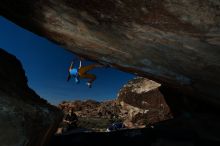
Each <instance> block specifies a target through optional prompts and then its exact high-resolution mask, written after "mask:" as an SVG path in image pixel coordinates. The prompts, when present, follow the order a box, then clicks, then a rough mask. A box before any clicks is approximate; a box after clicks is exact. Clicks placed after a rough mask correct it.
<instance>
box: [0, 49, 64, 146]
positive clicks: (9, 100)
mask: <svg viewBox="0 0 220 146" xmlns="http://www.w3.org/2000/svg"><path fill="white" fill-rule="evenodd" d="M0 68H1V69H0V131H1V133H0V145H1V146H43V145H45V144H46V143H47V142H48V140H49V139H50V137H51V136H52V134H53V133H54V132H55V130H56V127H57V126H58V124H59V122H60V121H61V119H62V113H61V112H60V111H59V110H58V109H57V108H56V107H54V106H52V105H50V104H49V103H47V101H46V100H44V99H41V98H40V97H39V96H38V95H37V94H36V93H35V92H34V91H33V90H32V89H30V88H29V87H28V85H27V78H26V77H25V72H24V70H23V69H22V65H21V63H20V62H19V61H18V60H17V59H16V58H15V57H14V56H12V55H10V54H8V53H7V52H5V51H4V50H2V49H0Z"/></svg>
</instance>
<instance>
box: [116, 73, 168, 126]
mask: <svg viewBox="0 0 220 146" xmlns="http://www.w3.org/2000/svg"><path fill="white" fill-rule="evenodd" d="M160 86H161V85H160V84H158V83H156V82H154V81H152V80H149V79H146V78H141V77H137V78H135V79H133V80H130V81H129V82H128V83H127V84H125V85H124V86H123V88H121V90H120V91H119V93H118V97H117V100H118V102H119V103H120V105H121V113H122V115H123V116H124V118H125V119H126V120H125V122H124V123H125V124H126V125H127V126H128V127H140V126H141V125H142V126H146V125H150V124H155V123H158V122H161V121H164V120H168V119H172V113H171V111H170V108H169V106H168V105H167V103H166V101H165V99H164V96H163V95H162V93H161V92H160V90H159V87H160ZM125 113H127V114H125Z"/></svg>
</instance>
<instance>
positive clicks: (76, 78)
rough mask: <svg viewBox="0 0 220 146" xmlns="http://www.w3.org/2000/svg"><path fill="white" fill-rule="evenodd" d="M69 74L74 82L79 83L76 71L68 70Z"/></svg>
mask: <svg viewBox="0 0 220 146" xmlns="http://www.w3.org/2000/svg"><path fill="white" fill-rule="evenodd" d="M69 72H70V75H71V76H72V77H75V82H76V83H79V77H78V69H75V68H72V69H70V70H69Z"/></svg>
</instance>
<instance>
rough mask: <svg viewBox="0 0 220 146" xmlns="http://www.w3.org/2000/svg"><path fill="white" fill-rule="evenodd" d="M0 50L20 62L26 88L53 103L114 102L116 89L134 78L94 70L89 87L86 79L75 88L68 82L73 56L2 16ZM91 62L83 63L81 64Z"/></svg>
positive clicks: (102, 70)
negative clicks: (92, 79) (27, 85)
mask: <svg viewBox="0 0 220 146" xmlns="http://www.w3.org/2000/svg"><path fill="white" fill-rule="evenodd" d="M0 48H3V49H4V50H6V51H7V52H9V53H11V54H13V55H15V56H16V57H17V58H18V59H19V60H20V61H21V63H22V65H23V68H24V70H25V72H26V76H27V78H28V84H29V86H30V87H31V88H32V89H34V90H35V91H36V92H37V93H38V94H39V95H40V96H41V97H43V98H45V99H47V100H48V101H49V102H50V103H52V104H57V103H59V102H61V101H63V100H75V99H94V100H99V101H101V100H108V99H113V98H115V97H116V96H117V93H118V91H119V89H120V88H121V87H122V86H123V85H124V84H125V83H126V82H127V81H128V80H130V79H132V78H133V77H134V75H132V74H128V73H125V72H121V71H118V70H115V69H112V68H107V69H105V68H97V69H94V70H92V71H91V73H94V74H96V76H97V79H96V81H95V82H94V84H93V87H92V88H88V87H87V86H86V81H85V80H81V82H80V84H78V85H77V84H75V82H74V80H73V79H72V80H71V81H70V82H67V81H66V78H67V70H68V67H69V65H70V62H71V61H72V59H73V58H74V56H73V54H72V53H70V52H69V51H66V50H65V49H64V48H62V47H61V46H59V45H57V44H54V43H52V42H50V41H49V40H47V39H45V38H43V37H40V36H38V35H35V34H33V33H32V32H29V31H27V30H25V29H23V28H21V27H19V26H17V25H15V24H14V23H12V22H10V21H8V20H6V19H5V18H3V17H1V16H0ZM91 63H92V62H88V61H84V62H83V64H84V65H85V64H91ZM77 65H78V64H77Z"/></svg>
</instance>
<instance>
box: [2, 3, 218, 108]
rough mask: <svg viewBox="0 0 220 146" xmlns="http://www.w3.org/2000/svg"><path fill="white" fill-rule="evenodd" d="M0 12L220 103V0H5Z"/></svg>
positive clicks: (70, 45) (71, 46)
mask: <svg viewBox="0 0 220 146" xmlns="http://www.w3.org/2000/svg"><path fill="white" fill-rule="evenodd" d="M0 14H2V15H3V16H4V17H6V18H8V19H10V20H11V21H13V22H15V23H16V24H18V25H20V26H22V27H24V28H26V29H29V30H31V31H33V32H35V33H37V34H39V35H42V36H44V37H46V38H48V39H50V40H52V41H55V42H57V43H58V44H61V45H62V46H64V47H65V48H66V49H68V50H70V51H72V52H74V53H76V54H79V55H81V56H84V57H86V58H89V59H92V60H96V61H99V62H105V63H107V64H110V65H112V66H114V67H117V68H119V69H121V70H124V71H127V72H131V73H136V74H139V75H141V76H147V77H148V78H150V79H155V80H157V81H159V82H161V83H164V84H165V85H166V86H169V87H172V88H175V89H178V90H179V91H181V92H182V93H184V94H186V95H188V96H189V95H190V96H193V97H194V98H197V100H203V101H205V102H210V103H211V104H213V106H214V105H216V107H218V105H219V104H220V100H219V95H220V76H219V74H220V49H219V48H220V2H219V0H203V1H201V0H56V1H54V0H43V1H36V0H1V5H0Z"/></svg>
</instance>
